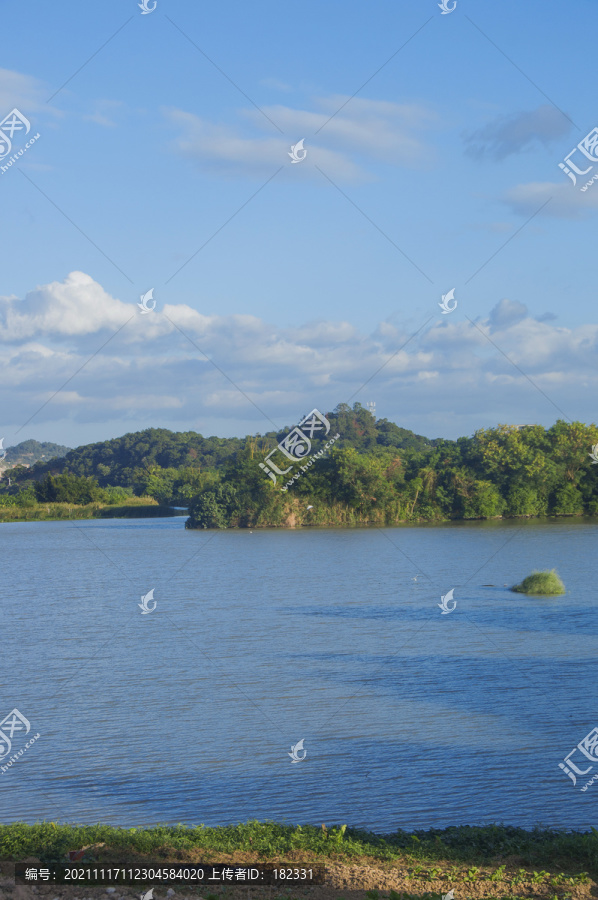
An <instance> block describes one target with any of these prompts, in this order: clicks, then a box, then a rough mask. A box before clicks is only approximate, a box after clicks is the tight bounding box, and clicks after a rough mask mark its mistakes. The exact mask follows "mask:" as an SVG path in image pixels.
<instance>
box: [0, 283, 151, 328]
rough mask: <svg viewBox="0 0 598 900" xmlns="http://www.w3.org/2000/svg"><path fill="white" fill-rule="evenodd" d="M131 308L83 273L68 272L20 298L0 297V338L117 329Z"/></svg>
mask: <svg viewBox="0 0 598 900" xmlns="http://www.w3.org/2000/svg"><path fill="white" fill-rule="evenodd" d="M132 311H133V308H132V307H131V306H130V305H128V304H125V303H121V301H120V300H115V299H114V298H113V297H111V296H110V295H109V294H107V293H106V291H104V289H103V288H102V287H101V285H99V284H98V283H97V282H95V281H94V280H93V278H91V277H90V276H89V275H85V273H84V272H71V274H70V275H69V276H68V277H67V278H66V279H65V281H64V282H58V281H54V282H52V283H51V284H46V285H43V286H41V287H38V288H36V289H35V290H34V291H30V292H29V293H28V294H27V295H26V297H25V298H24V300H18V299H16V298H14V297H0V337H2V338H3V339H4V340H5V341H15V340H26V339H29V338H32V337H34V336H37V335H45V336H48V337H50V336H52V335H54V336H68V335H84V334H90V333H93V332H96V331H99V330H100V329H102V328H112V329H116V328H119V327H120V326H121V325H123V323H124V322H125V321H126V320H127V318H128V317H129V316H130V315H132Z"/></svg>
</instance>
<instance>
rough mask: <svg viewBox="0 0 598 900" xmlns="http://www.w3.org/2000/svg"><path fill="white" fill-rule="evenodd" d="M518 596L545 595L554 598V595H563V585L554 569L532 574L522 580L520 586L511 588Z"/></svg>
mask: <svg viewBox="0 0 598 900" xmlns="http://www.w3.org/2000/svg"><path fill="white" fill-rule="evenodd" d="M511 590H512V591H516V592H517V593H518V594H545V595H550V596H554V595H555V594H564V593H565V585H564V584H563V582H562V581H561V579H560V578H559V576H558V575H557V572H556V569H551V570H550V571H549V572H538V571H535V572H532V574H531V575H528V576H527V578H524V579H523V581H522V582H521V584H514V585H513V587H512V588H511Z"/></svg>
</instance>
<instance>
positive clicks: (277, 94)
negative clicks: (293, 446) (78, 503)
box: [0, 0, 598, 446]
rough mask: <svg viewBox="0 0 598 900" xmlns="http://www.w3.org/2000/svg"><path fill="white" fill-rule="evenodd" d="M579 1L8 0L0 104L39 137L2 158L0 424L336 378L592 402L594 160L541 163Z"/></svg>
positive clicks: (579, 406)
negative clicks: (143, 301)
mask: <svg viewBox="0 0 598 900" xmlns="http://www.w3.org/2000/svg"><path fill="white" fill-rule="evenodd" d="M152 4H153V0H151V2H150V3H149V6H151V5H152ZM452 4H453V0H450V2H449V3H448V6H449V7H450V6H452ZM595 11H596V4H595V0H594V2H589V0H575V2H573V3H570V4H568V5H567V6H566V7H564V6H563V5H562V4H559V5H557V4H555V3H546V2H536V0H527V2H526V3H525V4H520V3H515V2H511V0H507V2H500V3H499V2H489V0H488V2H484V0H482V2H480V0H478V2H476V3H473V2H472V0H457V5H456V7H455V9H454V11H453V12H451V13H450V14H446V15H442V14H441V10H440V9H439V8H438V4H437V2H436V0H431V2H428V0H413V2H409V3H406V2H396V0H395V2H374V3H372V4H367V5H366V4H360V5H357V4H353V5H350V4H346V3H339V2H327V3H326V4H320V3H318V4H316V3H315V2H311V0H307V2H303V3H301V4H282V3H280V2H278V3H273V2H272V3H269V2H258V3H256V4H250V5H247V4H240V3H228V2H221V3H218V4H216V3H212V2H204V3H201V4H192V3H189V2H187V3H185V2H182V0H157V6H156V8H155V10H154V11H153V12H152V13H150V14H147V15H142V13H141V10H140V9H139V8H138V6H137V2H136V0H132V2H128V0H126V2H124V0H119V2H116V0H105V2H103V3H102V4H94V5H92V4H81V3H75V2H74V0H63V2H62V3H61V4H60V9H57V7H56V6H55V5H52V4H45V3H41V2H36V3H25V4H14V3H13V4H9V3H5V4H3V9H2V15H3V25H4V29H3V31H4V34H5V35H10V40H9V41H5V42H4V44H3V57H2V67H1V69H0V119H1V118H3V117H4V116H5V115H7V114H8V113H10V111H11V110H12V109H13V108H17V109H18V110H19V111H20V112H21V113H22V114H23V115H24V116H25V117H26V118H27V119H28V120H29V121H30V123H31V134H30V135H29V136H31V135H33V134H34V133H35V134H36V133H39V135H40V137H39V139H38V140H37V141H36V142H35V143H34V144H33V145H32V146H31V147H30V148H29V149H27V151H26V152H25V153H23V154H22V155H21V156H19V157H17V158H16V160H15V162H14V163H13V164H12V165H11V166H10V167H9V168H8V169H7V170H6V171H3V172H2V174H0V197H1V203H2V213H3V215H2V218H3V229H2V244H1V247H2V266H1V268H0V273H1V276H0V277H1V282H0V338H1V339H2V346H1V353H2V363H3V372H4V377H3V379H2V385H1V386H0V393H1V397H0V401H1V408H2V414H1V416H0V436H2V435H4V446H10V445H11V444H15V443H18V442H19V441H21V440H23V439H25V438H28V437H35V438H37V439H38V440H54V441H58V442H60V443H65V444H68V445H70V446H75V445H77V444H81V443H85V442H88V441H94V440H103V439H105V438H108V437H114V436H116V435H119V434H123V433H124V432H126V431H133V430H137V429H139V428H144V427H148V426H163V427H168V428H173V429H176V430H179V429H180V430H187V429H193V430H198V431H201V432H202V433H203V434H219V435H223V436H224V435H233V434H238V435H243V434H246V433H255V432H257V431H260V432H263V431H265V430H269V429H271V428H272V427H273V424H275V425H276V426H277V427H283V426H284V425H285V424H286V425H292V424H293V423H294V422H295V421H297V420H298V419H299V418H300V417H301V416H302V415H303V414H304V413H305V412H306V411H307V410H308V409H311V408H313V407H317V408H320V409H330V408H332V407H333V406H334V405H336V404H337V403H338V402H340V401H347V400H349V399H350V398H351V402H354V401H355V400H359V401H360V402H362V403H365V402H366V401H367V400H375V402H376V406H377V414H378V415H379V416H382V417H387V418H390V419H392V420H394V421H396V422H398V423H399V424H401V425H403V426H405V427H408V428H413V429H414V430H416V431H418V432H420V433H423V434H426V435H429V436H430V437H437V436H445V437H453V438H454V437H457V436H458V435H460V434H470V433H472V432H473V431H474V430H475V429H476V428H479V427H488V426H492V425H495V424H497V423H499V422H514V423H522V422H538V423H542V424H545V425H549V424H551V423H552V422H553V421H554V420H555V419H556V418H558V417H564V416H566V417H568V418H570V419H580V420H582V421H587V422H589V421H593V420H594V419H595V414H594V408H595V405H594V402H593V401H594V397H595V393H596V386H597V375H596V361H597V354H596V350H597V340H598V328H597V327H596V324H595V314H594V307H595V303H596V299H597V298H596V278H595V257H596V251H595V243H596V226H597V220H598V181H597V182H596V183H595V184H592V185H591V187H589V188H588V189H587V191H585V192H582V191H580V187H581V186H583V184H584V183H585V178H587V179H591V178H592V176H593V174H598V162H596V163H592V162H591V161H590V160H589V159H587V157H585V156H581V155H580V153H579V151H577V154H576V156H575V157H572V159H573V161H574V162H576V163H577V164H578V165H580V164H581V161H582V160H584V161H585V162H584V166H583V168H587V167H591V171H590V172H589V174H588V175H587V176H585V177H579V178H578V184H577V185H576V186H574V185H573V184H572V182H571V181H570V180H569V178H567V176H566V175H565V174H564V172H563V171H562V170H561V169H559V167H558V163H559V162H561V161H563V159H564V157H565V156H566V155H567V154H569V153H570V151H571V150H573V148H574V147H575V146H576V145H577V144H578V142H579V141H581V140H582V139H583V137H584V136H585V135H586V134H588V133H589V132H591V131H592V129H593V128H595V127H596V126H597V125H598V106H597V104H596V100H595V96H594V94H595V90H594V88H593V86H592V82H591V78H590V77H589V76H588V64H587V62H586V61H592V60H593V53H592V50H593V46H592V47H591V46H590V44H591V43H595V33H594V29H593V27H592V25H593V19H592V13H595ZM103 45H104V46H103ZM94 54H95V55H94ZM78 70H80V71H78ZM26 139H27V138H26V137H25V136H23V135H19V134H17V135H15V136H14V138H13V145H14V146H13V150H12V153H14V152H15V151H18V150H19V149H21V148H22V147H23V146H24V143H25V140H26ZM300 139H304V147H305V149H306V150H307V156H306V157H305V159H304V160H303V161H302V162H301V163H300V164H292V163H291V160H290V158H289V156H288V152H289V150H290V147H291V145H292V144H295V143H297V142H298V141H299V140H300ZM11 155H12V154H11ZM10 158H11V156H8V157H6V158H5V159H0V165H4V166H5V165H6V163H7V160H8V159H10ZM0 171H1V170H0ZM198 251H199V252H198ZM150 288H153V292H154V293H153V296H154V299H155V301H156V309H155V312H153V313H151V314H148V315H142V314H141V312H140V310H139V309H138V308H137V305H136V304H137V302H138V300H139V297H140V295H141V294H142V293H145V292H146V291H148V290H149V289H150ZM453 288H454V289H455V295H454V296H455V299H456V300H457V303H458V305H457V308H456V309H455V311H454V312H452V313H450V314H448V315H442V314H441V310H440V309H439V306H438V303H439V301H440V299H441V295H442V294H444V293H446V292H448V291H449V290H450V289H453ZM125 323H126V324H125ZM415 332H417V334H416V336H415V337H412V335H413V334H414V333H415ZM407 341H408V343H407V344H406V342H407ZM404 345H405V346H404ZM403 346H404V348H403V349H401V348H402V347H403ZM202 351H203V353H204V354H206V355H207V356H208V357H209V358H210V359H211V360H213V361H214V363H215V364H216V366H217V367H218V368H216V366H214V365H212V364H211V363H210V362H207V361H206V359H205V356H202ZM506 357H508V359H507V358H506ZM509 360H511V362H510V361H509ZM381 367H382V368H381ZM378 370H380V371H378ZM377 371H378V374H377V375H375V377H374V378H372V380H371V381H368V379H370V378H371V376H372V375H373V374H374V373H375V372H377ZM223 373H225V374H223ZM226 376H228V378H227V377H226ZM526 376H527V377H526ZM529 379H531V382H533V383H534V384H532V383H531V382H530V380H529ZM231 382H232V383H231ZM365 382H368V383H367V386H366V387H365V388H362V385H363V384H364V383H365ZM65 383H66V384H65ZM63 385H65V386H64V387H63V388H62V386H63ZM534 385H536V387H534ZM60 388H62V389H61V390H59V389H60ZM57 391H58V393H56V392H57ZM542 392H543V393H542ZM545 395H546V396H545ZM547 398H549V399H547ZM256 407H259V410H258V409H257V408H256Z"/></svg>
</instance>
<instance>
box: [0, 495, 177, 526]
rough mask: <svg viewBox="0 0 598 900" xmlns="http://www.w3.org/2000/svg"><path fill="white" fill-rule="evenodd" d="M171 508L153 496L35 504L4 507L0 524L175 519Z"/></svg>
mask: <svg viewBox="0 0 598 900" xmlns="http://www.w3.org/2000/svg"><path fill="white" fill-rule="evenodd" d="M174 515H176V513H175V512H174V511H173V510H172V509H170V508H169V507H165V506H159V504H158V503H157V501H156V500H153V499H152V498H151V497H126V498H124V499H123V500H121V501H119V503H118V504H110V503H87V504H84V505H76V504H75V503H34V504H33V505H32V506H0V522H48V521H54V520H60V519H98V518H110V519H118V518H129V519H134V518H150V517H154V516H155V517H161V516H174Z"/></svg>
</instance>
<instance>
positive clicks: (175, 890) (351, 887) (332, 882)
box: [0, 854, 598, 900]
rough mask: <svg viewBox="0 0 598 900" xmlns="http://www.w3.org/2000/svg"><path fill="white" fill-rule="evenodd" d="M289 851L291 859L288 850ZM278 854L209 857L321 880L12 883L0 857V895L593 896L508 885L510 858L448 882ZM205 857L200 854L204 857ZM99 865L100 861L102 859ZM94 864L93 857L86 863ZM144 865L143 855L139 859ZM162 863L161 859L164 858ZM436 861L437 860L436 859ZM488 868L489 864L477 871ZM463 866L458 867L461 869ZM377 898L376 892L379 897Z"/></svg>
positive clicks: (590, 891) (171, 898)
mask: <svg viewBox="0 0 598 900" xmlns="http://www.w3.org/2000/svg"><path fill="white" fill-rule="evenodd" d="M291 855H292V856H293V859H292V860H291V859H290V858H289V856H291ZM289 856H287V857H285V859H284V860H282V859H280V858H272V859H268V860H264V859H263V858H258V857H257V856H253V855H251V856H250V855H248V854H238V855H235V856H234V857H233V856H227V855H225V854H217V856H216V855H212V856H211V857H210V859H209V863H210V864H212V863H218V862H220V863H226V864H227V865H237V866H239V865H241V866H245V865H249V864H253V865H258V866H259V865H262V866H263V865H271V866H276V865H278V866H279V865H281V864H283V863H284V862H287V863H289V865H291V864H292V865H293V866H295V867H297V866H301V867H308V868H309V866H310V864H311V866H313V867H315V866H322V865H323V866H324V868H325V869H326V882H325V884H323V885H312V886H300V885H287V886H284V887H283V886H267V887H251V888H249V887H248V886H247V885H244V886H241V885H240V886H237V885H235V884H231V883H230V882H228V883H227V884H226V885H224V886H220V885H212V884H206V885H198V886H196V887H191V886H188V885H183V884H173V886H172V887H171V888H169V887H168V886H167V885H164V884H159V885H156V886H153V885H152V884H149V883H148V884H145V883H140V884H139V886H138V887H137V886H135V887H129V886H125V885H120V886H118V887H116V888H110V887H109V885H101V886H98V887H90V886H87V885H64V884H44V883H38V884H18V885H15V879H14V868H13V867H12V866H11V864H7V863H2V865H1V870H2V871H1V873H0V900H140V897H141V895H142V894H143V893H144V892H145V891H148V890H149V888H151V887H153V900H208V896H209V897H210V898H214V897H217V898H218V900H278V898H280V900H340V898H343V900H366V898H365V893H366V891H370V890H376V891H379V892H380V894H381V895H383V896H384V895H386V896H388V892H389V891H390V890H394V891H396V892H397V893H399V894H403V893H404V894H405V895H408V896H409V897H410V898H415V897H418V898H419V897H422V898H423V897H426V896H427V897H428V898H430V900H431V898H433V897H436V898H438V900H440V897H441V895H442V894H446V893H448V892H449V891H450V890H451V889H452V890H453V891H454V900H480V898H502V897H507V896H517V897H525V898H528V897H530V898H538V900H550V898H553V897H558V898H559V900H564V898H571V900H591V898H597V897H598V885H597V884H596V882H594V881H589V882H588V883H586V884H582V885H575V886H572V885H559V886H558V887H555V886H551V885H548V884H532V883H531V880H530V881H529V882H523V883H520V884H517V885H516V886H515V885H513V886H511V884H510V877H509V876H511V877H514V876H515V874H516V872H517V870H518V869H520V868H521V865H520V864H518V861H516V860H512V861H511V863H510V864H508V865H507V870H506V873H505V878H504V880H502V881H501V882H498V883H492V882H489V881H488V880H485V881H484V880H478V881H477V882H476V883H474V884H467V883H463V881H462V879H461V878H460V877H459V876H457V877H456V879H455V881H454V882H453V883H449V882H448V881H447V880H446V878H445V879H436V880H434V881H423V880H422V879H420V878H414V877H409V872H408V868H407V866H406V865H405V864H404V863H401V862H400V861H399V862H397V861H393V862H381V861H380V860H373V859H368V858H362V859H360V860H359V861H355V862H340V861H335V860H330V859H326V860H324V861H323V860H321V859H319V858H316V857H313V856H308V855H306V854H290V855H289ZM204 861H205V860H204ZM23 862H26V863H27V864H29V865H32V866H41V865H42V863H41V862H40V861H39V860H38V859H35V858H34V857H30V858H29V859H27V860H23ZM173 863H174V864H176V863H180V860H176V861H174V860H173V861H171V864H173ZM103 864H104V865H105V863H103ZM111 864H112V865H121V866H122V865H124V864H125V861H124V860H121V861H120V863H115V862H114V861H111ZM126 864H127V868H129V867H130V866H133V867H135V866H136V865H140V861H139V860H130V859H129V860H128V861H127V863H126ZM80 865H82V866H83V865H85V866H86V867H87V865H89V863H81V864H80ZM92 865H97V863H95V864H94V863H92ZM145 865H147V861H146V862H145ZM161 865H162V866H165V865H167V863H166V862H165V861H163V862H162V863H161ZM438 866H439V867H440V866H441V864H440V863H439V864H438ZM442 868H443V869H449V868H450V864H449V863H447V864H446V865H445V866H442ZM484 871H487V873H488V874H490V873H491V872H492V869H488V870H484V869H483V868H482V869H481V871H480V874H483V873H484ZM465 873H466V869H465V867H464V868H463V874H464V875H465ZM381 900H382V898H381Z"/></svg>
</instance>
